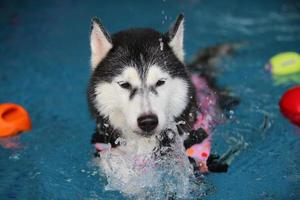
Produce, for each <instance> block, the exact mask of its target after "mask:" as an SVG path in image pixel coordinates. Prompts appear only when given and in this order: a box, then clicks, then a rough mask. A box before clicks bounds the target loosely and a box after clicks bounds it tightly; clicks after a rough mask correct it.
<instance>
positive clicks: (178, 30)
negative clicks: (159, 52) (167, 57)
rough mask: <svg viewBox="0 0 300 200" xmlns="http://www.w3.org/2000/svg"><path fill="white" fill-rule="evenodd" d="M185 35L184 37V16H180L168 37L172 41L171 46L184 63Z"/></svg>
mask: <svg viewBox="0 0 300 200" xmlns="http://www.w3.org/2000/svg"><path fill="white" fill-rule="evenodd" d="M183 35H184V16H183V14H180V15H179V16H178V17H177V19H176V22H175V24H173V26H172V27H171V28H170V30H169V32H168V37H169V39H170V42H169V46H170V47H171V48H172V49H173V51H174V53H175V55H176V56H177V58H178V59H179V60H180V61H181V62H184V49H183Z"/></svg>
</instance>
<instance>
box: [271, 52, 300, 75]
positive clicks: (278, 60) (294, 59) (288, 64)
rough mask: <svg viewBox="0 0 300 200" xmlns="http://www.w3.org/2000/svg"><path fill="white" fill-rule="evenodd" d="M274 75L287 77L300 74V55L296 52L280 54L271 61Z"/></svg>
mask: <svg viewBox="0 0 300 200" xmlns="http://www.w3.org/2000/svg"><path fill="white" fill-rule="evenodd" d="M269 64H270V68H271V71H272V73H273V74H274V75H287V74H294V73H298V72H300V55H299V54H298V53H296V52H285V53H279V54H277V55H275V56H273V57H272V58H271V59H270V62H269Z"/></svg>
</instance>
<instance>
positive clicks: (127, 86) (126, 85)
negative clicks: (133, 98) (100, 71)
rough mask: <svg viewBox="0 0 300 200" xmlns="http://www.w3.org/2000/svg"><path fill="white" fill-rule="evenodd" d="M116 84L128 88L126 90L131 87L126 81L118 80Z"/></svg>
mask: <svg viewBox="0 0 300 200" xmlns="http://www.w3.org/2000/svg"><path fill="white" fill-rule="evenodd" d="M118 84H119V86H120V87H121V88H124V89H128V90H130V89H131V85H130V83H128V82H118Z"/></svg>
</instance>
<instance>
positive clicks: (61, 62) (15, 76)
mask: <svg viewBox="0 0 300 200" xmlns="http://www.w3.org/2000/svg"><path fill="white" fill-rule="evenodd" d="M179 12H184V13H185V16H186V32H185V48H186V52H187V59H191V58H192V55H193V54H194V53H196V52H197V51H198V49H200V48H203V47H205V46H209V45H213V44H216V43H221V42H227V41H234V42H235V41H246V42H247V45H246V46H245V47H244V48H242V49H240V50H239V51H238V52H237V53H236V54H235V55H233V56H232V57H230V58H227V59H226V60H225V61H224V62H223V64H221V65H220V66H219V67H220V69H221V71H222V75H221V76H220V79H219V84H220V85H226V86H229V87H230V88H231V89H232V90H233V91H234V92H235V94H237V95H238V96H240V98H241V104H240V105H239V106H238V107H237V109H236V110H235V111H232V112H231V113H230V114H231V119H230V120H229V121H228V122H227V123H226V124H224V125H221V126H219V127H217V129H216V130H215V135H214V150H215V151H217V152H219V153H222V152H225V151H226V150H227V149H228V148H230V147H232V146H233V147H234V146H236V143H238V142H241V141H242V143H243V147H244V148H243V149H242V151H241V152H239V155H237V156H236V157H235V159H234V160H233V161H232V164H231V166H230V169H229V172H228V173H225V174H209V175H208V176H206V178H205V179H206V180H207V181H208V183H209V185H211V186H210V187H211V189H210V192H209V194H208V195H207V196H206V197H205V199H208V200H213V199H218V200H220V199H226V200H230V199H232V200H236V199H245V200H248V199H249V200H253V199H265V200H271V199H272V200H273V199H274V200H275V199H276V200H277V199H295V200H296V199H300V159H299V158H300V157H299V153H300V130H299V128H296V127H295V126H293V125H291V124H290V123H289V122H288V121H286V120H285V119H284V118H283V117H282V116H281V114H280V112H279V110H278V100H279V99H280V96H281V95H282V94H283V92H284V91H286V90H287V89H288V88H290V87H292V86H294V85H296V84H300V76H299V75H298V76H297V75H296V76H293V77H287V78H273V77H271V76H270V75H269V74H268V73H266V72H265V71H264V69H263V67H264V64H265V63H266V62H267V60H268V59H269V58H270V57H271V56H272V55H274V54H276V53H278V52H282V51H297V52H300V2H299V1H297V0H294V1H293V0H273V1H267V0H265V1H260V0H255V1H246V0H245V1H240V0H226V1H217V0H174V1H171V0H161V1H160V0H156V1H151V2H150V1H122V0H119V1H114V2H111V1H106V2H105V1H96V0H95V1H90V2H89V3H87V2H84V1H79V0H65V1H59V0H54V1H43V3H42V2H41V1H29V0H27V1H9V0H7V1H0V103H3V102H15V103H18V104H21V105H23V106H24V107H25V108H27V109H28V111H29V112H30V115H31V118H32V123H33V130H32V131H31V132H28V133H26V134H22V135H20V136H19V137H16V138H13V139H11V140H13V141H14V142H15V143H17V144H18V147H17V148H4V146H5V144H7V143H8V141H7V140H3V139H1V140H0V199H1V200H6V199H126V198H125V197H124V196H122V194H120V193H119V192H113V191H105V189H104V187H105V185H106V180H105V178H104V177H103V176H101V174H99V172H98V170H97V168H96V167H95V166H93V165H92V162H91V159H92V156H93V148H92V147H91V145H90V136H91V134H92V131H93V129H94V124H93V121H92V120H91V118H90V116H89V113H88V109H87V103H86V95H85V90H86V87H87V81H88V77H89V73H90V72H89V28H90V19H91V18H92V17H93V16H99V17H100V18H101V19H102V21H103V24H104V25H105V27H106V28H107V29H108V30H109V31H110V32H115V31H117V30H120V29H124V28H128V27H132V26H139V27H141V26H142V27H145V26H146V27H153V28H156V29H158V30H160V31H165V30H167V28H168V26H169V24H170V23H171V21H172V20H174V19H175V17H176V15H177V14H178V13H179ZM10 142H11V141H10Z"/></svg>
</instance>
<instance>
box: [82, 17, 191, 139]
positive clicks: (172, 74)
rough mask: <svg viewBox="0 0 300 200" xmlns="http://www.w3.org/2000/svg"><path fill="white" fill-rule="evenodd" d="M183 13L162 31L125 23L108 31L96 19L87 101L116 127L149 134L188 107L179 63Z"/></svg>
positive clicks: (187, 89) (186, 83)
mask: <svg viewBox="0 0 300 200" xmlns="http://www.w3.org/2000/svg"><path fill="white" fill-rule="evenodd" d="M183 23H184V20H183V15H180V16H179V17H178V18H177V21H176V22H175V24H174V25H173V26H172V27H171V28H170V30H169V31H168V32H167V33H166V34H161V33H159V32H157V31H155V30H152V29H129V30H126V31H121V32H118V33H116V34H114V35H112V37H110V35H109V34H108V33H107V32H106V31H105V29H104V28H103V26H102V25H101V23H100V21H99V20H98V19H93V21H92V31H91V38H90V45H91V53H92V55H91V66H92V71H93V73H92V78H91V81H90V84H89V92H88V96H89V104H90V107H91V109H92V111H93V112H94V114H95V115H101V116H103V117H106V118H108V119H109V122H110V124H111V125H112V126H113V128H115V129H119V130H121V132H122V133H123V134H126V132H130V133H136V134H138V135H144V136H151V135H153V134H155V133H158V132H160V131H161V130H163V129H166V128H168V126H169V124H170V123H171V122H174V120H175V118H178V117H180V116H181V115H182V114H183V112H185V110H186V109H187V107H188V105H189V102H190V101H191V98H193V89H192V84H191V82H190V78H189V74H188V73H187V71H186V68H185V66H184V64H183V57H184V50H183V32H184V26H183Z"/></svg>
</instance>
